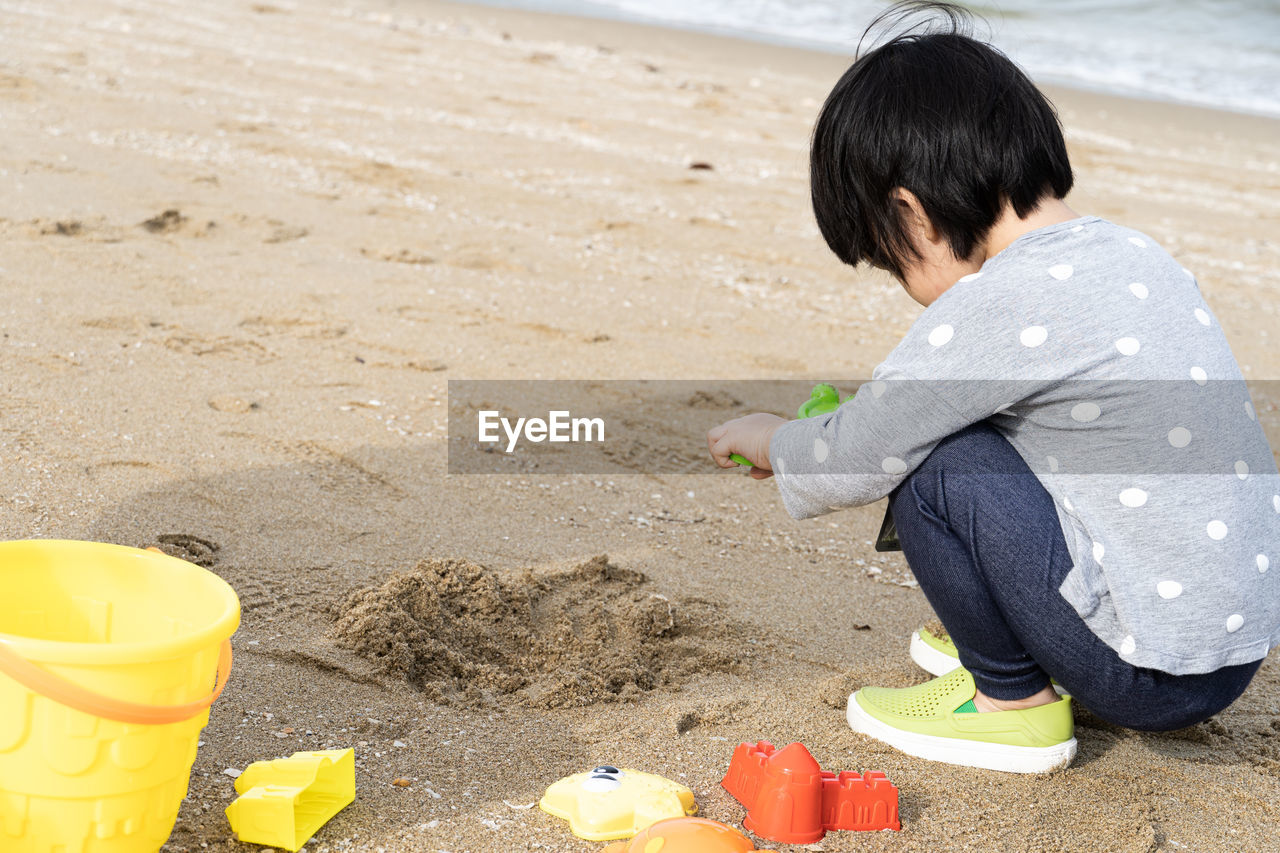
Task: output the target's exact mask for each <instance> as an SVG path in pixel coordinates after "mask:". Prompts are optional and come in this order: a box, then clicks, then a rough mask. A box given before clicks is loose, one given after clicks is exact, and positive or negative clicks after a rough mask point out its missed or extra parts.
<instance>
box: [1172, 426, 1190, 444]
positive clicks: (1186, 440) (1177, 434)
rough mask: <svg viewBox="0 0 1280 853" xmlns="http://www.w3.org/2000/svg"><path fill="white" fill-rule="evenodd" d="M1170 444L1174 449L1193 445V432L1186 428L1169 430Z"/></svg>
mask: <svg viewBox="0 0 1280 853" xmlns="http://www.w3.org/2000/svg"><path fill="white" fill-rule="evenodd" d="M1169 443H1170V444H1172V445H1173V446H1174V447H1186V446H1187V445H1188V444H1190V443H1191V430H1189V429H1187V428H1186V427H1174V428H1173V429H1171V430H1169Z"/></svg>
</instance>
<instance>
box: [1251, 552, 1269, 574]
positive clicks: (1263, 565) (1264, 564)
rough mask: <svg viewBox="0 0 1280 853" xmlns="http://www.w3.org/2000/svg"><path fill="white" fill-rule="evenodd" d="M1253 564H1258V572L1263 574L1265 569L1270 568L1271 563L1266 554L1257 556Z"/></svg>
mask: <svg viewBox="0 0 1280 853" xmlns="http://www.w3.org/2000/svg"><path fill="white" fill-rule="evenodd" d="M1254 562H1255V563H1257V564H1258V571H1260V572H1264V573H1265V572H1266V570H1267V569H1269V568H1271V561H1270V560H1268V559H1267V555H1266V554H1259V555H1258V557H1257V559H1255V560H1254Z"/></svg>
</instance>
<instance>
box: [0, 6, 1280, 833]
mask: <svg viewBox="0 0 1280 853" xmlns="http://www.w3.org/2000/svg"><path fill="white" fill-rule="evenodd" d="M0 22H2V23H3V26H2V27H0V127H2V128H3V132H0V178H2V181H0V183H2V185H3V187H4V192H3V195H2V198H3V201H2V203H0V238H2V239H3V243H4V247H5V248H4V252H3V257H0V281H2V282H3V287H4V291H5V299H4V302H3V308H2V309H0V311H2V314H0V317H2V318H3V319H2V320H0V330H2V331H3V338H2V339H0V389H2V393H0V477H2V478H3V481H4V483H5V487H4V489H3V490H2V491H0V536H2V537H3V538H4V539H22V538H33V537H58V538H74V539H94V540H101V541H108V542H118V543H123V544H129V545H138V546H144V545H151V544H157V543H159V544H160V545H161V546H162V547H163V548H165V549H166V550H168V551H170V552H171V553H175V554H178V555H180V556H184V557H186V558H188V559H192V560H194V561H196V562H200V563H201V564H202V565H207V566H209V567H210V568H211V569H212V570H213V571H215V572H216V573H218V574H219V575H220V576H222V577H223V578H225V579H226V580H227V581H228V582H229V583H231V584H232V586H234V587H235V589H236V590H237V592H238V593H239V595H240V598H241V602H242V607H243V623H242V627H241V628H240V630H239V632H238V633H237V635H236V637H235V639H234V641H233V643H234V648H235V653H236V668H235V672H234V675H233V677H232V680H231V683H230V685H229V686H228V688H227V690H226V693H225V694H224V696H223V697H222V699H221V700H220V701H219V702H218V703H217V704H216V705H215V707H214V709H213V712H212V716H211V719H210V723H209V726H208V728H207V729H206V730H205V732H204V735H203V744H202V746H201V748H200V751H199V757H198V758H197V761H196V765H195V769H194V772H193V775H192V779H191V787H190V795H189V797H188V799H187V801H186V802H184V804H183V807H182V811H181V813H180V815H179V818H178V823H177V827H176V829H175V830H174V833H173V836H172V838H171V839H170V842H169V844H168V846H167V847H166V848H165V849H166V850H168V851H173V853H178V851H183V853H187V852H188V851H202V850H209V851H223V853H231V851H244V850H250V849H256V848H252V847H250V846H247V845H242V844H240V843H239V842H237V841H235V840H234V837H233V836H232V834H231V831H230V828H229V826H228V824H227V821H226V819H225V817H224V815H223V809H224V808H225V807H226V806H227V804H228V803H229V802H230V801H231V798H232V797H233V796H234V790H233V779H232V777H231V776H230V775H228V774H227V773H226V771H227V770H228V769H243V768H244V767H245V766H246V765H247V764H248V763H250V762H252V761H256V760H261V759H268V758H275V757H279V756H284V755H288V754H290V753H292V752H294V751H297V750H305V749H322V748H330V747H345V746H354V747H356V749H357V780H356V781H357V791H358V793H357V799H356V802H355V803H354V804H353V805H352V806H350V807H349V808H347V809H346V810H345V811H343V812H342V813H341V814H340V815H339V816H338V817H337V818H335V819H334V820H333V821H332V822H331V823H330V824H329V825H328V826H326V827H325V828H324V829H323V830H321V832H320V833H319V834H318V835H317V836H316V837H315V839H313V840H312V841H311V842H310V843H309V844H308V845H307V847H306V849H307V850H309V851H316V853H324V851H357V850H360V851H365V850H367V851H386V853H398V851H406V853H407V851H432V853H435V851H448V853H479V851H522V850H548V851H573V852H574V853H577V852H578V851H593V850H599V849H601V847H602V846H603V845H601V844H593V843H587V842H583V841H580V840H577V839H575V838H574V837H573V836H572V835H570V833H569V832H568V829H567V826H566V824H565V823H564V822H563V821H560V820H558V819H555V818H552V817H550V816H548V815H546V814H544V813H543V812H541V811H539V810H538V808H537V807H536V805H534V803H536V801H537V800H538V798H539V797H540V795H541V794H542V792H543V790H545V788H546V787H547V786H548V785H550V784H551V783H552V782H554V781H556V780H557V779H559V778H560V777H562V776H565V775H568V774H570V773H576V772H579V771H581V770H586V769H589V768H591V767H593V766H595V765H597V764H601V763H611V764H616V765H619V766H622V767H633V768H636V769H641V770H646V771H650V772H654V773H660V774H663V775H665V776H668V777H670V778H672V779H677V780H679V781H681V782H684V783H685V784H687V785H689V786H690V787H691V788H692V789H693V791H694V792H695V794H696V796H697V798H698V803H699V805H700V808H701V813H702V814H704V815H705V816H707V817H711V818H714V819H716V820H721V821H724V822H726V823H730V824H734V825H739V826H740V825H741V821H742V817H743V810H742V808H741V807H740V806H739V805H738V804H737V803H736V802H735V801H734V800H733V798H732V797H730V796H729V795H728V794H727V793H726V792H725V791H724V790H723V789H722V788H720V786H719V782H720V779H721V777H722V776H723V775H724V773H725V770H726V769H727V766H728V761H729V758H730V754H731V752H732V749H733V747H734V746H735V745H736V744H737V743H739V742H742V741H756V740H759V739H767V740H771V741H773V742H774V743H777V744H779V745H782V744H786V743H790V742H792V741H802V742H803V743H805V744H806V745H807V746H808V747H809V749H810V750H811V751H812V752H813V754H814V756H815V757H816V758H817V759H818V760H819V761H820V762H821V764H822V765H823V767H824V768H829V769H836V770H858V771H863V770H881V771H884V772H885V773H887V774H888V776H889V778H890V779H892V780H893V781H894V782H895V783H896V784H897V785H898V787H899V789H900V791H901V814H902V823H903V829H902V831H901V832H900V833H871V834H855V833H847V832H836V833H831V834H829V835H828V836H827V837H826V838H825V839H824V840H823V841H822V842H820V844H818V845H815V846H812V847H810V848H804V849H814V850H824V851H829V853H837V851H852V850H893V851H938V850H953V849H954V850H1008V851H1021V850H1027V851H1039V850H1050V849H1052V850H1070V851H1090V853H1096V851H1153V850H1204V851H1216V850H1222V851H1250V850H1258V851H1262V850H1268V849H1280V805H1278V804H1280V663H1278V662H1277V660H1276V656H1275V655H1274V654H1273V655H1272V657H1271V658H1270V659H1269V660H1268V661H1267V662H1266V663H1265V664H1264V665H1263V668H1262V669H1261V671H1260V672H1259V674H1258V676H1257V678H1256V680H1255V681H1254V683H1253V685H1252V686H1251V687H1250V689H1249V690H1248V692H1247V693H1246V694H1245V695H1244V696H1243V697H1242V698H1241V699H1240V700H1239V701H1238V702H1237V703H1236V704H1235V705H1234V706H1232V707H1231V708H1230V709H1229V710H1228V711H1226V712H1225V713H1223V714H1221V715H1219V716H1217V717H1215V718H1214V719H1212V720H1210V721H1208V722H1206V723H1203V724H1201V725H1198V726H1195V727H1193V728H1191V729H1188V730H1184V731H1180V732H1175V733H1171V734H1165V735H1149V734H1139V733H1135V732H1130V731H1126V730H1121V729H1117V728H1114V727H1112V726H1109V725H1107V724H1105V723H1102V722H1101V721H1099V720H1097V719H1096V718H1092V717H1091V716H1090V715H1089V714H1088V712H1087V711H1083V710H1082V711H1080V712H1078V714H1077V738H1078V739H1079V745H1080V753H1079V756H1078V758H1077V759H1076V761H1075V763H1074V764H1073V765H1072V766H1071V767H1070V768H1069V769H1067V770H1065V771H1062V772H1059V773H1056V774H1053V775H1050V776H1045V777H1019V776H1013V775H1005V774H999V773H994V772H986V771H974V770H964V769H961V768H954V767H949V766H945V765H939V764H932V763H928V762H923V761H919V760H916V759H912V758H909V757H907V756H904V755H901V754H899V753H897V752H895V751H894V750H892V749H891V748H889V747H887V746H884V745H882V744H879V743H877V742H874V741H871V740H869V739H866V738H864V737H862V736H859V735H854V734H853V733H852V732H851V731H849V730H848V727H847V725H846V723H845V721H844V716H843V703H844V700H845V697H846V696H847V695H848V693H849V692H850V691H851V690H853V689H856V688H857V687H859V686H862V685H865V684H880V685H885V686H906V685H910V684H913V683H917V682H919V681H922V680H924V679H925V678H926V676H925V674H924V673H923V672H922V671H920V670H919V669H917V668H916V667H915V666H914V665H913V664H912V662H911V661H910V659H909V658H908V657H907V642H908V638H909V637H910V634H911V632H912V630H913V629H915V628H916V627H918V626H919V625H921V624H923V623H924V622H925V621H927V620H929V619H930V618H931V616H932V613H931V611H930V608H929V605H928V603H927V602H926V601H925V599H924V597H923V595H922V594H921V592H920V591H919V589H918V588H916V587H915V584H914V581H913V580H912V579H911V574H910V571H909V570H908V568H907V566H906V564H905V562H904V561H903V560H902V558H901V556H900V555H899V554H888V555H886V554H878V553H876V552H874V551H873V550H872V548H871V540H872V539H873V538H874V536H875V534H876V531H877V530H878V526H879V523H880V518H881V515H882V512H883V506H882V505H875V506H870V507H864V508H861V509H858V510H853V511H846V512H841V513H837V514H833V515H830V516H827V517H824V518H822V519H818V520H815V521H809V522H795V521H792V520H791V519H790V518H788V517H787V515H786V513H785V512H784V511H783V509H782V506H781V503H780V501H779V500H778V497H777V493H776V488H775V487H774V486H773V485H772V484H771V483H768V482H765V483H757V482H753V481H750V480H748V479H747V478H746V477H745V476H743V475H742V474H741V472H712V471H711V469H710V462H708V473H707V474H705V475H680V476H676V475H656V474H653V473H652V472H649V471H647V470H645V468H644V466H643V464H640V463H637V465H636V466H635V471H634V473H632V474H628V475H624V476H617V477H609V478H600V477H591V476H563V477H562V476H555V477H547V476H543V477H537V476H528V477H518V476H512V477H502V476H480V475H467V476H456V475H455V476H447V475H446V450H447V447H446V425H447V393H446V390H447V385H446V383H447V381H448V380H450V379H463V378H466V379H507V378H511V379H515V378H520V379H533V378H559V379H586V378H597V379H599V378H614V379H636V378H653V379H717V378H728V379H781V378H789V379H806V380H813V381H820V380H826V379H850V380H856V379H858V378H861V377H866V376H869V375H870V372H871V369H872V368H873V367H874V366H875V365H876V364H877V363H878V362H879V360H880V359H881V358H882V357H883V356H884V354H885V353H887V352H888V351H889V350H890V349H891V348H892V346H893V345H894V343H895V342H896V341H897V340H898V339H899V337H900V336H901V334H902V333H903V332H904V331H905V330H906V329H907V328H908V327H909V325H910V324H911V322H912V320H913V318H914V317H915V316H916V315H917V314H918V312H919V311H920V308H919V306H917V305H916V304H915V303H914V302H912V301H911V300H910V299H909V297H907V295H906V294H905V293H904V292H903V291H902V290H901V288H900V287H899V286H898V285H897V284H896V283H894V282H892V281H891V280H889V279H887V278H883V277H879V276H877V275H870V274H865V273H855V272H854V271H852V270H850V269H848V268H845V267H842V266H841V265H840V264H839V263H838V262H837V261H836V260H835V258H834V257H833V256H832V255H831V254H830V252H829V251H828V250H827V248H826V246H825V245H824V244H823V243H822V240H821V238H820V236H819V234H818V231H817V227H816V225H815V224H814V222H813V216H812V213H811V211H810V208H809V199H808V186H807V151H808V136H809V131H810V127H811V124H812V121H813V119H814V116H815V114H816V111H817V109H818V107H819V105H820V103H821V101H822V99H823V98H824V97H825V96H826V94H827V92H828V90H829V89H830V86H831V85H832V83H833V82H834V81H835V80H836V78H837V77H838V76H839V74H840V73H841V72H842V71H843V69H844V68H845V67H846V65H847V59H846V58H842V57H839V56H834V55H828V54H822V53H814V52H807V51H802V50H798V49H792V48H786V47H778V46H767V45H761V44H754V43H747V42H740V41H734V40H730V39H721V38H715V37H711V36H706V35H700V34H691V33H681V32H674V31H667V30H658V29H650V28H645V27H640V26H635V25H629V24H621V23H612V22H606V21H596V20H584V19H574V18H564V17H556V16H540V15H535V14H531V13H523V12H516V11H507V10H497V9H490V8H484V7H476V6H461V5H454V4H449V3H443V2H434V0H413V2H388V0H347V2H328V0H308V1H307V2H288V1H287V0H266V2H260V3H249V2H221V3H219V2H205V1H204V0H202V2H185V0H184V2H178V0H128V2H125V0H111V1H110V2H89V0H66V2H64V1H63V0H49V2H39V3H37V2H19V0H0ZM1048 91H1049V94H1050V96H1051V97H1052V98H1053V100H1054V101H1055V103H1056V105H1057V107H1058V109H1059V112H1060V114H1061V117H1062V120H1063V124H1064V126H1065V128H1066V132H1067V139H1068V144H1069V146H1070V150H1071V155H1072V159H1073V164H1074V166H1075V168H1076V171H1077V178H1076V187H1077V188H1076V190H1075V191H1074V192H1073V193H1072V195H1071V197H1070V198H1069V199H1068V201H1069V203H1070V204H1071V205H1072V206H1073V207H1074V208H1075V209H1076V210H1077V211H1079V212H1080V213H1082V214H1097V215H1100V216H1103V217H1106V218H1109V219H1112V220H1115V221H1118V222H1121V223H1123V224H1125V225H1128V226H1132V227H1135V228H1138V229H1141V230H1143V231H1146V232H1147V233H1149V234H1150V235H1151V236H1153V237H1154V238H1156V239H1157V240H1159V241H1160V242H1161V243H1162V244H1163V245H1164V246H1165V247H1166V248H1168V249H1169V251H1170V252H1172V253H1173V254H1174V255H1175V256H1176V257H1177V258H1178V259H1179V260H1180V261H1181V263H1182V264H1183V265H1185V266H1186V267H1187V268H1189V269H1190V270H1192V271H1194V273H1195V274H1196V276H1197V277H1198V280H1199V282H1200V286H1201V288H1202V290H1203V292H1204V295H1205V297H1206V299H1207V301H1208V303H1209V304H1210V306H1211V307H1212V309H1213V311H1214V313H1215V315H1216V316H1217V317H1218V318H1219V320H1220V322H1221V323H1222V325H1223V327H1224V329H1225V332H1226V335H1227V337H1228V340H1229V341H1230V343H1231V346H1232V349H1233V351H1234V352H1235V354H1236V357H1237V359H1238V360H1239V362H1240V363H1241V365H1242V367H1243V370H1244V375H1245V376H1246V377H1247V378H1249V379H1252V380H1273V379H1280V350H1278V349H1277V345H1278V344H1280V322H1278V319H1277V311H1278V310H1280V122H1277V121H1275V120H1270V119H1265V118H1257V117H1251V116H1245V115H1239V114H1233V113H1227V112H1218V111H1214V110H1208V109H1200V108H1193V107H1184V106H1176V105H1169V104H1162V103H1155V102H1145V101H1135V100H1126V99H1122V98H1117V97H1111V96H1107V95H1102V94H1093V93H1085V92H1080V91H1074V90H1065V89H1058V88H1050V89H1049V90H1048ZM695 164H705V165H706V166H709V167H710V168H691V166H694V165H695ZM1278 389H1280V384H1272V385H1266V384H1260V385H1258V386H1257V388H1256V389H1255V391H1254V395H1255V396H1254V401H1255V404H1256V406H1257V410H1258V416H1259V419H1260V420H1261V422H1262V423H1263V425H1264V428H1265V429H1266V430H1267V433H1268V435H1269V437H1270V439H1271V442H1272V446H1273V447H1280V412H1278V411H1277V405H1280V394H1278V393H1276V392H1277V390H1278ZM711 425H712V424H711V423H708V426H711ZM604 555H607V556H604ZM404 573H408V575H407V576H403V577H396V576H399V575H403V574H404ZM423 614H427V616H429V617H430V618H427V616H424V615H423ZM415 619H417V621H416V622H415V621H414V620H415ZM433 620H434V621H433ZM395 780H401V781H402V782H407V783H408V784H407V785H396V784H393V782H394V781H395ZM758 844H759V845H760V846H761V848H762V849H775V848H776V849H801V848H787V847H784V846H782V845H778V844H775V843H771V842H758Z"/></svg>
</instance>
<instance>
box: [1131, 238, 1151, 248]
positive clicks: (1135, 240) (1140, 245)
mask: <svg viewBox="0 0 1280 853" xmlns="http://www.w3.org/2000/svg"><path fill="white" fill-rule="evenodd" d="M1129 242H1130V243H1132V244H1133V245H1135V246H1137V247H1138V248H1139V249H1145V248H1147V244H1146V243H1145V242H1144V241H1142V240H1140V239H1139V238H1137V237H1130V238H1129Z"/></svg>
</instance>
